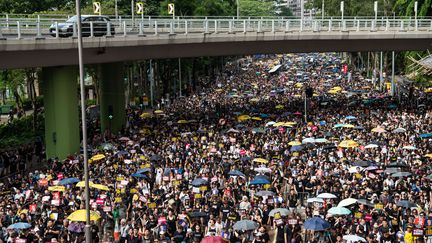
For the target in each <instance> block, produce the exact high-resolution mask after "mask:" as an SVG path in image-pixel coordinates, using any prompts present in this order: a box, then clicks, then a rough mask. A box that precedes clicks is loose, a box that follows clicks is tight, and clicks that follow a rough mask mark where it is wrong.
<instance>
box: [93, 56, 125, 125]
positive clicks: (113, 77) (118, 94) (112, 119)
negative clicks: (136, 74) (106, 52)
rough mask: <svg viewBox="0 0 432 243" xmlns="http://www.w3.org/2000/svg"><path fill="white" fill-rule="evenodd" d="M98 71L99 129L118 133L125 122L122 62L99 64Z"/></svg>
mask: <svg viewBox="0 0 432 243" xmlns="http://www.w3.org/2000/svg"><path fill="white" fill-rule="evenodd" d="M99 71H100V98H101V99H100V115H101V129H102V130H101V131H106V130H110V131H111V132H112V133H118V132H119V131H120V130H121V129H122V127H124V126H125V124H126V105H125V80H124V74H123V64H122V63H107V64H100V66H99Z"/></svg>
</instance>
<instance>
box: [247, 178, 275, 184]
mask: <svg viewBox="0 0 432 243" xmlns="http://www.w3.org/2000/svg"><path fill="white" fill-rule="evenodd" d="M265 184H270V180H268V179H266V178H263V177H258V176H256V177H255V178H254V179H253V180H251V181H250V182H249V185H265Z"/></svg>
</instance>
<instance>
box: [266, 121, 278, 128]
mask: <svg viewBox="0 0 432 243" xmlns="http://www.w3.org/2000/svg"><path fill="white" fill-rule="evenodd" d="M273 124H276V122H274V121H270V122H267V124H266V127H268V126H273Z"/></svg>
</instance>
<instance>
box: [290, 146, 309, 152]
mask: <svg viewBox="0 0 432 243" xmlns="http://www.w3.org/2000/svg"><path fill="white" fill-rule="evenodd" d="M304 148H305V147H304V146H292V147H291V148H290V152H300V151H302V150H303V149H304Z"/></svg>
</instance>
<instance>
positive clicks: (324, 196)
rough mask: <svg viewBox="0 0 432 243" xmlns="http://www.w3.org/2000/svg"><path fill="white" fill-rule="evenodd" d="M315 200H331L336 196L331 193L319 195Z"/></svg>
mask: <svg viewBox="0 0 432 243" xmlns="http://www.w3.org/2000/svg"><path fill="white" fill-rule="evenodd" d="M317 198H323V199H332V198H337V196H336V195H334V194H331V193H326V192H325V193H321V194H319V195H318V196H317Z"/></svg>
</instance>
